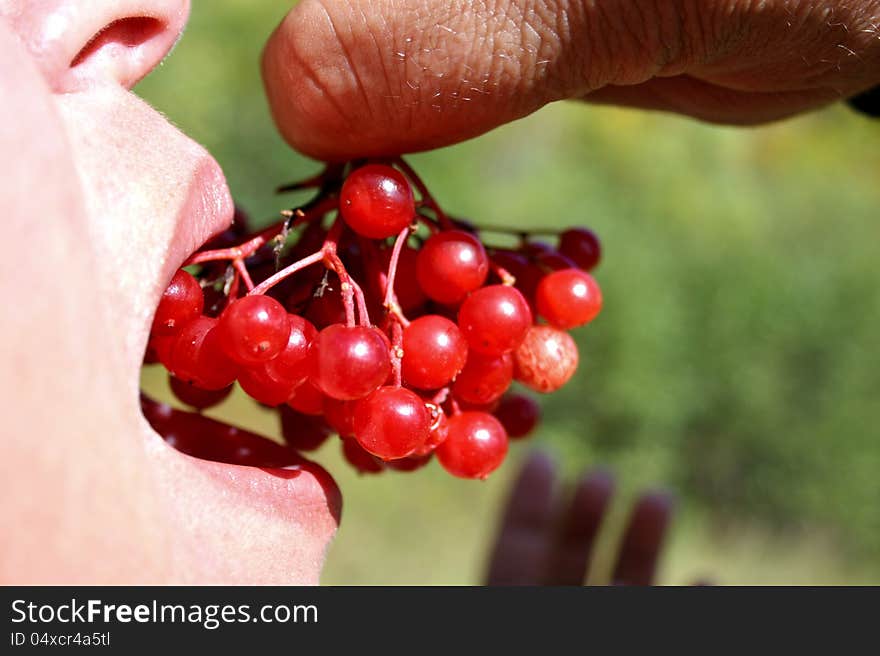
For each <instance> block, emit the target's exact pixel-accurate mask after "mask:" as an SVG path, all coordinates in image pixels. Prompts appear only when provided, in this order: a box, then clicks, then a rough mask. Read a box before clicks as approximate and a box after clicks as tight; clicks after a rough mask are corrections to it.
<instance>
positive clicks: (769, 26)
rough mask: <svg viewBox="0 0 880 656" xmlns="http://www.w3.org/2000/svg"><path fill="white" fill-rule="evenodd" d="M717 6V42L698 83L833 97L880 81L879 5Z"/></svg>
mask: <svg viewBox="0 0 880 656" xmlns="http://www.w3.org/2000/svg"><path fill="white" fill-rule="evenodd" d="M713 5H714V6H713V10H712V12H711V18H712V27H711V30H712V32H713V35H714V36H713V45H712V47H711V49H710V50H709V51H708V55H707V56H706V57H705V58H704V59H703V60H702V61H695V62H694V65H693V67H692V69H691V70H690V71H689V72H690V73H691V74H692V75H694V77H697V78H698V79H704V80H708V81H711V82H713V83H715V84H719V85H722V86H724V87H726V88H730V89H737V90H742V91H752V92H762V93H767V92H774V93H776V92H806V91H815V92H816V93H817V94H819V95H827V96H828V97H829V99H831V98H833V97H836V96H842V95H847V94H848V93H853V92H855V91H856V90H860V89H863V88H866V87H867V86H871V85H872V84H875V83H876V81H877V78H878V77H880V73H878V71H880V38H878V37H880V1H878V0H869V1H867V2H865V1H863V2H858V1H855V0H839V1H837V2H832V1H829V0H807V1H803V2H791V1H787V0H718V1H717V2H715V3H713ZM872 74H873V75H872ZM872 78H873V80H872Z"/></svg>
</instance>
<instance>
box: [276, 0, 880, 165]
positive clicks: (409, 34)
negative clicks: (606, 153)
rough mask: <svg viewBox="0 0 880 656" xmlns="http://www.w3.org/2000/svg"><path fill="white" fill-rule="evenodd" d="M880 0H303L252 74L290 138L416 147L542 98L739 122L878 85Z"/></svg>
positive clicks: (303, 146) (391, 148)
mask: <svg viewBox="0 0 880 656" xmlns="http://www.w3.org/2000/svg"><path fill="white" fill-rule="evenodd" d="M878 37H880V0H863V1H862V2H849V1H848V0H821V1H820V0H804V1H803V2H797V3H792V2H788V1H786V0H765V1H764V2H752V1H751V0H681V1H679V2H644V1H642V0H620V1H617V2H603V1H601V0H599V1H595V2H583V1H579V0H554V1H550V2H532V1H530V0H500V2H491V3H486V2H474V1H472V0H453V1H450V0H425V1H423V2H409V3H401V2H394V1H392V0H344V1H343V0H304V1H303V2H300V3H299V4H298V5H297V6H296V7H295V8H294V9H293V10H292V11H291V12H290V14H288V16H287V17H286V19H285V20H284V21H283V22H282V24H281V25H280V26H279V27H278V29H277V30H276V31H275V33H274V34H273V35H272V37H271V39H270V40H269V43H268V45H267V47H266V49H265V52H264V57H263V75H264V79H265V83H266V87H267V91H268V95H269V101H270V104H271V107H272V112H273V114H274V117H275V121H276V122H277V123H278V126H279V128H280V129H281V132H282V133H283V134H284V136H285V138H286V139H287V141H288V142H289V143H290V144H291V145H292V146H293V147H294V148H296V149H297V150H299V151H301V152H303V153H305V154H307V155H310V156H312V157H316V158H319V159H331V160H332V159H347V158H351V157H362V156H369V155H388V154H397V153H406V152H412V151H418V150H427V149H430V148H436V147H440V146H445V145H449V144H452V143H455V142H458V141H462V140H464V139H468V138H470V137H474V136H477V135H479V134H482V133H484V132H487V131H489V130H491V129H493V128H495V127H498V126H499V125H502V124H504V123H507V122H509V121H512V120H514V119H517V118H521V117H523V116H526V115H528V114H530V113H532V112H534V111H535V110H537V109H539V108H540V107H542V106H543V105H545V104H547V103H549V102H553V101H555V100H562V99H572V98H582V99H585V100H589V101H593V102H601V103H614V104H622V105H629V106H634V107H642V108H648V109H660V110H668V111H675V112H680V113H683V114H687V115H691V116H695V117H698V118H700V119H704V120H709V121H715V122H723V123H735V124H749V123H760V122H764V121H770V120H774V119H779V118H783V117H786V116H790V115H793V114H796V113H799V112H801V111H804V110H809V109H813V108H816V107H819V106H822V105H825V104H828V103H830V102H833V101H835V100H839V99H841V98H846V97H849V96H853V95H855V94H857V93H859V92H861V91H864V90H866V89H868V88H870V87H872V86H874V85H876V84H878V83H880V38H878Z"/></svg>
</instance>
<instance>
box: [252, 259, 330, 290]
mask: <svg viewBox="0 0 880 656" xmlns="http://www.w3.org/2000/svg"><path fill="white" fill-rule="evenodd" d="M323 259H324V251H323V250H320V251H317V252H315V253H312V254H311V255H309V256H308V257H304V258H303V259H301V260H298V261H296V262H294V263H293V264H291V265H290V266H286V267H284V268H283V269H281V271H279V272H278V273H276V274H274V275H272V276H269V277H268V278H266V279H265V280H264V281H263V282H261V283H260V284H259V285H257V286H256V287H254V288H253V289H252V290H250V292H248V293H249V294H253V295H256V294H265V293H266V292H267V291H269V290H270V289H272V287H274V286H275V285H277V284H278V283H279V282H281V281H282V280H284V279H285V278H287V277H288V276H292V275H293V274H294V273H296V272H297V271H300V270H301V269H305V268H306V267H307V266H311V265H312V264H317V263H318V262H321V261H322V260H323Z"/></svg>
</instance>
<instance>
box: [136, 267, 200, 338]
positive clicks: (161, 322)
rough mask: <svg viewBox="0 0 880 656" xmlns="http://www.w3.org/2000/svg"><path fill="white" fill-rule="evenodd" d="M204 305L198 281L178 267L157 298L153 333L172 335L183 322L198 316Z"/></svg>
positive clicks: (178, 330) (178, 329) (181, 326)
mask: <svg viewBox="0 0 880 656" xmlns="http://www.w3.org/2000/svg"><path fill="white" fill-rule="evenodd" d="M204 307H205V297H204V295H203V294H202V288H201V286H199V283H198V281H197V280H196V279H195V278H193V277H192V276H191V275H190V274H189V273H187V272H186V271H184V270H183V269H178V271H177V273H175V274H174V277H173V278H171V282H170V283H169V285H168V287H167V288H166V289H165V291H164V292H163V294H162V298H161V299H159V307H157V308H156V314H155V316H154V317H153V327H152V328H151V329H150V332H151V334H153V335H174V334H175V333H178V332H180V329H181V328H183V326H184V324H186V323H189V322H190V321H192V320H193V319H195V318H196V317H198V316H199V315H200V314H201V313H202V310H203V309H204Z"/></svg>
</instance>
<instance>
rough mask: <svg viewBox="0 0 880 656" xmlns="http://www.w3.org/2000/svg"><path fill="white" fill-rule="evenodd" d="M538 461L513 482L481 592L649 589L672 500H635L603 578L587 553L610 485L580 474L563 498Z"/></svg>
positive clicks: (602, 474)
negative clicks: (602, 586)
mask: <svg viewBox="0 0 880 656" xmlns="http://www.w3.org/2000/svg"><path fill="white" fill-rule="evenodd" d="M558 479H559V474H558V472H557V469H556V466H555V465H554V463H553V461H552V460H551V459H550V458H549V457H548V456H547V455H545V454H544V453H541V452H537V453H535V454H533V455H532V456H531V457H530V458H529V459H528V460H527V461H526V463H525V465H524V466H523V468H522V471H521V472H520V474H519V476H518V477H517V479H516V481H515V482H514V485H513V488H512V489H511V492H510V496H509V498H508V500H507V505H506V508H505V510H504V514H503V516H502V520H501V526H500V530H499V533H498V537H497V540H496V542H495V545H494V547H493V550H492V553H491V556H490V562H489V571H488V575H487V583H488V584H489V585H583V584H584V582H585V581H587V580H589V581H590V582H591V583H612V584H614V585H651V584H653V583H654V582H655V576H656V572H657V562H658V560H659V557H660V553H661V551H662V549H663V546H664V539H665V537H666V531H667V528H668V527H669V523H670V521H671V519H672V513H673V501H672V497H671V496H670V495H669V494H668V493H666V492H662V491H655V492H645V493H643V494H641V495H639V497H638V498H637V500H636V502H635V505H634V506H633V508H632V510H631V512H630V515H629V517H628V519H627V523H626V528H625V530H624V533H623V536H622V539H621V540H620V543H619V546H618V548H617V550H616V553H615V558H614V561H613V564H611V568H612V569H611V571H610V572H604V573H603V572H601V571H597V565H598V564H599V563H597V562H596V560H597V559H594V554H595V551H596V550H595V546H596V543H597V538H598V537H599V533H600V530H601V529H602V526H603V524H604V523H605V520H606V517H607V515H608V509H609V507H610V505H611V501H612V499H613V497H614V489H615V484H614V478H613V477H612V475H611V474H609V473H608V472H606V471H603V470H599V469H597V470H593V471H592V472H589V473H587V474H585V475H584V476H583V477H582V478H581V479H580V480H579V481H578V482H577V484H576V485H575V488H574V492H573V494H572V495H571V497H567V496H565V495H562V494H560V490H559V480H558Z"/></svg>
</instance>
